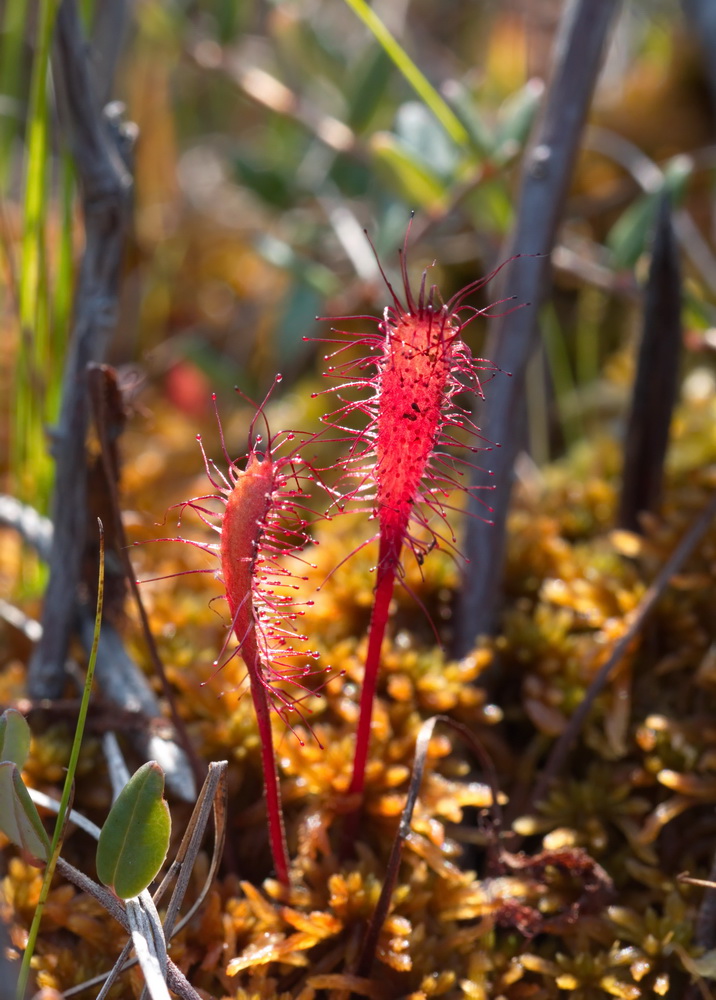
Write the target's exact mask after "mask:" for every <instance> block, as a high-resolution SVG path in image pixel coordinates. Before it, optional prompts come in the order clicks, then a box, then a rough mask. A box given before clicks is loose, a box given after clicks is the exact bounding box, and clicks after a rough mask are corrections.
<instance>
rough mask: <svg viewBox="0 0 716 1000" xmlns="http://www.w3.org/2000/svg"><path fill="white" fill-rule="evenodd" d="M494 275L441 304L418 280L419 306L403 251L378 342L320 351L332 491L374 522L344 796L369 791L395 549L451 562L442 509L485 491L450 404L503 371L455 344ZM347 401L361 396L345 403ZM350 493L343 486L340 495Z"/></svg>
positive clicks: (470, 438) (458, 408) (463, 413)
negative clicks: (373, 557)
mask: <svg viewBox="0 0 716 1000" xmlns="http://www.w3.org/2000/svg"><path fill="white" fill-rule="evenodd" d="M406 245H407V236H406ZM498 270H499V268H498ZM496 273H497V272H496V271H495V272H493V274H490V275H488V276H487V277H484V278H480V279H478V280H477V281H473V282H471V283H470V284H469V285H467V286H466V287H465V288H463V289H462V291H460V292H458V294H457V295H455V296H454V297H453V298H452V299H450V301H449V302H447V303H443V302H442V301H441V300H440V296H439V293H438V290H437V288H436V287H435V286H431V287H429V288H428V285H427V272H426V271H424V272H423V276H422V281H421V284H420V291H419V293H418V298H417V301H416V299H415V297H414V295H413V292H412V290H411V287H410V282H409V279H408V270H407V264H406V247H405V246H404V247H403V251H402V253H401V274H402V279H403V290H404V296H405V304H403V302H402V301H401V300H400V298H399V297H398V295H397V294H396V292H395V291H394V289H393V287H392V286H391V284H390V282H389V281H388V279H387V278H386V276H385V274H384V272H383V271H382V269H381V274H382V276H383V279H384V281H385V283H386V286H387V288H388V291H389V293H390V296H391V298H392V304H391V305H389V306H387V307H386V309H385V311H384V313H383V318H382V319H380V320H378V319H376V320H375V322H376V323H377V330H376V332H375V333H367V334H364V333H361V334H353V333H349V332H347V331H343V330H334V331H333V332H334V333H336V334H338V335H339V336H338V338H336V339H331V340H327V341H326V342H327V343H335V344H338V345H339V346H338V348H337V349H336V350H335V351H334V352H333V353H332V354H329V355H327V356H326V360H330V361H332V362H333V364H332V365H331V367H330V368H328V370H327V371H326V372H325V375H326V377H328V378H333V379H337V380H338V381H339V382H340V385H339V386H338V388H337V389H335V390H327V391H336V392H338V393H339V397H340V399H341V403H342V405H341V406H340V407H339V408H338V409H337V410H335V411H334V412H333V413H330V414H328V415H327V416H326V417H324V422H325V423H326V424H328V426H330V427H333V428H336V429H337V430H340V431H341V432H342V433H345V435H346V436H345V437H341V438H340V439H339V440H341V441H346V442H347V443H348V445H349V447H348V454H347V455H346V456H345V457H344V458H343V459H342V460H341V461H340V462H339V465H341V466H342V468H343V475H342V477H341V480H342V482H341V483H339V490H341V487H342V486H343V487H344V488H343V489H342V494H343V495H342V499H341V500H340V501H339V502H338V506H339V507H342V506H343V505H344V504H345V503H346V502H348V501H353V502H359V503H360V502H362V503H363V504H364V505H365V507H364V509H368V510H370V512H371V517H374V518H375V519H377V521H378V534H377V537H378V539H379V546H378V562H377V566H376V587H375V597H374V602H373V610H372V614H371V621H370V627H369V634H368V651H367V654H366V662H365V675H364V680H363V689H362V692H361V701H360V714H359V719H358V729H357V733H356V747H355V757H354V762H353V777H352V780H351V784H350V789H349V791H350V792H352V793H362V791H363V787H364V783H365V767H366V761H367V757H368V748H369V742H370V725H371V717H372V709H373V701H374V698H375V692H376V685H377V679H378V671H379V667H380V649H381V645H382V642H383V637H384V635H385V629H386V625H387V622H388V613H389V608H390V601H391V598H392V595H393V589H394V585H395V581H396V579H398V580H402V578H403V576H404V571H403V565H402V562H401V557H402V552H403V548H404V546H407V547H408V548H409V549H410V550H412V552H413V554H414V556H415V558H416V559H417V561H418V563H419V564H422V561H423V559H424V558H425V556H426V555H427V554H428V552H429V551H430V550H431V549H432V548H435V547H444V548H448V549H449V550H451V551H452V552H453V553H455V554H456V553H457V551H458V550H457V548H456V538H455V535H454V533H453V530H452V528H451V526H450V519H449V511H451V510H453V509H454V507H453V505H452V504H451V503H450V502H449V501H450V498H451V495H452V493H453V491H454V490H456V489H457V490H462V491H463V492H466V493H472V494H473V495H475V491H479V490H484V489H486V488H489V487H486V486H482V487H480V486H477V487H476V486H469V485H467V483H468V482H469V476H467V475H466V469H467V468H468V467H473V468H474V467H476V466H475V465H474V463H473V462H472V461H470V459H471V457H472V456H474V455H475V454H476V453H478V452H480V451H484V450H489V447H486V445H485V443H484V441H483V439H482V437H481V436H480V431H479V428H478V427H477V426H476V425H475V423H474V422H473V420H472V419H471V416H470V411H469V410H468V409H466V408H465V407H464V406H463V405H461V404H460V403H459V401H458V396H459V395H460V394H461V393H465V392H466V391H467V392H472V393H473V394H477V395H478V396H480V397H482V395H483V391H482V381H481V373H489V377H492V376H493V375H494V374H495V373H496V371H498V370H499V369H497V368H496V367H495V366H494V365H493V364H491V362H489V361H486V360H485V359H483V358H474V357H473V356H472V354H471V352H470V349H469V347H468V346H467V344H465V342H464V340H463V339H462V333H463V331H464V329H465V327H466V326H467V325H468V324H469V323H470V322H471V321H472V320H473V319H474V318H475V317H476V316H477V315H488V314H489V309H492V308H493V307H492V306H491V307H488V309H477V308H475V307H473V306H468V305H465V300H466V299H467V297H468V296H470V295H471V294H472V293H474V292H476V291H477V290H478V289H480V288H482V287H483V285H485V284H486V283H487V282H488V281H489V280H490V279H491V278H492V277H493V276H494V274H496ZM356 318H372V317H356ZM356 345H359V346H362V347H365V348H366V349H367V353H366V355H365V356H364V357H361V358H359V359H357V360H355V359H354V358H351V359H350V360H347V361H341V360H340V358H341V355H342V354H343V352H346V351H347V350H348V349H349V348H353V347H355V346H356ZM344 390H349V391H351V392H352V391H354V390H355V391H357V392H358V393H361V395H360V396H359V398H357V399H355V400H346V399H345V398H344V396H343V392H344ZM354 413H359V414H361V415H362V416H363V417H364V418H365V422H364V425H363V427H362V428H361V429H359V430H357V431H356V430H354V429H352V428H350V427H349V426H347V423H346V421H347V420H348V418H349V417H350V415H351V414H354ZM347 483H349V484H350V486H348V487H346V486H345V484H347ZM485 506H486V511H487V512H488V513H489V510H490V508H489V507H487V505H485Z"/></svg>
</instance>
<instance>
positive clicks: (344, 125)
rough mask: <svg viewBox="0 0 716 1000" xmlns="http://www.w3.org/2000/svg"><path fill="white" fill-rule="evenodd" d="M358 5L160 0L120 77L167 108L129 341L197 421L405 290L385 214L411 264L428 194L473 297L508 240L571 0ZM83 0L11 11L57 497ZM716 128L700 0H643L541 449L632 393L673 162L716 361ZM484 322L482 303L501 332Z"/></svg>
mask: <svg viewBox="0 0 716 1000" xmlns="http://www.w3.org/2000/svg"><path fill="white" fill-rule="evenodd" d="M82 7H83V13H84V17H85V20H86V24H87V25H88V30H89V31H90V32H91V31H92V24H93V23H95V26H96V28H97V30H98V32H99V33H98V34H97V36H96V53H97V54H96V58H97V59H98V60H100V61H101V60H102V59H103V58H111V52H112V49H113V47H114V46H115V44H116V41H117V40H116V39H113V38H110V39H107V38H106V37H105V38H103V37H102V33H101V28H102V25H101V21H102V18H101V17H98V18H96V20H95V14H94V8H95V7H97V8H99V7H101V5H94V4H93V3H92V0H85V3H84V4H83V5H82ZM352 7H353V4H349V3H343V2H338V0H296V2H293V0H280V2H267V0H242V2H239V3H237V2H235V0H194V2H180V0H176V2H159V0H138V2H136V3H135V4H133V5H132V10H131V18H130V19H129V23H128V25H127V30H126V33H125V37H124V38H123V39H122V44H121V50H120V56H119V63H118V70H117V74H116V82H115V87H114V91H113V95H112V96H115V97H117V98H119V99H120V100H122V101H123V102H124V103H125V104H126V115H127V117H128V119H129V120H131V121H133V122H136V124H137V126H138V130H139V138H138V141H137V144H136V148H135V164H134V169H135V211H134V219H133V228H132V232H131V235H130V239H129V246H128V250H127V253H126V261H125V273H124V276H123V281H122V299H121V308H120V315H119V323H118V329H117V333H116V336H115V338H114V341H113V344H112V347H111V352H110V358H109V360H110V361H111V362H112V363H114V364H116V365H120V366H127V368H128V369H130V368H131V370H132V371H133V372H134V373H135V376H136V377H138V378H139V379H140V380H144V379H146V380H147V381H148V383H149V386H150V387H151V389H152V390H154V391H155V392H157V393H159V394H163V395H164V396H165V397H167V399H168V400H169V401H170V402H171V405H172V406H173V407H176V408H177V409H179V410H182V411H184V412H186V413H187V414H189V415H191V416H192V417H194V418H195V421H196V423H197V425H199V424H200V423H201V418H202V417H205V416H207V413H208V401H209V394H210V391H211V390H212V389H213V390H216V391H218V392H220V394H221V393H222V392H223V393H225V394H226V393H228V391H229V390H230V389H231V387H232V386H233V385H234V384H238V385H240V386H241V387H242V388H243V389H244V390H245V391H247V392H249V393H250V394H253V395H256V396H262V395H263V393H264V392H265V389H266V387H267V386H268V385H269V384H270V381H271V379H272V376H273V374H274V372H275V371H276V370H277V369H280V370H281V371H282V373H283V374H284V376H286V377H287V379H288V382H289V384H290V383H291V382H295V380H297V379H299V378H300V377H301V376H302V375H305V374H306V373H311V372H312V371H313V355H314V352H315V346H314V345H312V344H310V343H306V342H305V341H304V340H303V338H304V337H312V336H321V335H322V334H321V332H320V331H321V330H322V329H325V328H321V327H320V326H317V325H316V323H315V317H316V316H317V315H323V316H337V315H338V316H340V315H351V314H362V313H366V312H367V313H371V314H379V313H380V311H381V310H382V308H383V305H384V304H385V303H386V301H387V299H386V290H385V287H384V286H383V284H382V282H381V280H380V276H379V273H378V268H377V264H376V261H375V258H374V256H373V253H372V251H371V249H370V247H369V245H368V242H367V240H366V238H365V236H364V234H363V229H364V228H365V229H367V231H368V233H369V235H370V238H371V240H372V241H373V243H374V244H375V247H376V249H377V252H378V255H379V257H380V259H381V261H382V263H383V265H384V267H385V268H386V270H387V271H388V273H389V274H390V275H393V276H394V275H395V273H396V265H397V254H396V248H397V247H398V246H400V244H401V243H402V241H403V239H404V236H405V231H406V226H407V223H408V219H409V213H410V212H411V210H414V211H415V212H416V218H415V223H414V226H413V230H412V233H411V237H410V265H411V271H412V273H413V274H415V276H416V277H417V275H418V273H419V270H420V269H421V268H422V267H423V266H425V265H426V264H429V263H431V262H433V261H436V262H437V264H438V267H437V269H436V270H435V271H434V272H431V277H432V276H433V274H434V276H435V277H434V280H435V281H436V282H437V283H438V284H439V286H440V288H441V291H442V294H443V296H444V298H445V299H447V298H448V297H449V296H450V295H451V294H452V293H454V292H455V291H456V290H458V289H459V288H460V287H461V286H462V285H463V284H465V283H466V282H468V281H471V280H474V279H475V278H476V277H478V276H479V275H480V274H483V273H486V272H488V271H490V270H491V269H492V268H493V267H495V266H496V264H497V263H499V262H500V260H501V252H502V248H503V244H504V241H505V239H506V236H507V234H508V232H509V230H510V226H511V224H512V220H513V215H514V210H515V204H514V192H515V188H516V180H517V173H518V168H519V165H520V162H521V154H522V152H523V149H524V144H525V141H526V138H527V135H528V132H529V128H530V126H531V124H532V121H533V119H534V116H535V114H536V112H537V109H538V106H539V100H540V96H541V94H542V91H543V83H542V81H543V79H544V78H545V76H546V75H547V74H548V72H549V62H550V52H551V46H552V42H553V36H554V32H555V30H556V27H557V24H558V21H559V17H560V15H561V13H562V9H563V4H562V3H559V2H555V0H512V2H510V3H504V2H499V3H498V2H485V3H481V4H465V3H463V2H461V0H446V2H444V3H441V4H439V5H437V4H432V3H429V2H426V0H410V2H408V0H391V2H389V3H378V4H376V5H375V7H374V11H375V13H376V14H377V15H378V17H379V19H380V20H381V22H382V24H383V25H384V27H385V28H386V29H387V30H388V32H390V34H391V35H392V37H393V38H394V39H399V40H400V45H401V46H402V50H401V49H400V48H399V47H398V46H394V47H393V48H392V50H391V49H390V45H389V46H388V50H386V48H385V47H383V46H382V45H381V44H380V43H379V41H378V40H377V39H376V37H375V36H374V34H373V33H372V32H371V31H370V30H369V29H368V27H366V25H365V24H364V23H363V22H362V21H361V19H360V17H359V16H358V14H359V13H360V10H359V7H358V5H357V4H356V6H355V7H354V9H351V8H352ZM55 8H56V3H55V2H54V0H46V2H39V0H38V2H34V0H33V2H26V0H5V2H4V4H3V6H2V36H0V95H2V96H1V98H0V186H1V192H2V214H1V215H0V224H1V237H2V250H3V253H2V271H1V273H0V281H1V283H2V284H1V294H2V299H1V303H2V306H1V307H2V344H3V350H2V360H1V361H0V372H1V378H2V383H1V384H0V392H1V395H2V399H3V401H4V402H3V415H2V428H1V435H2V436H1V438H0V441H1V442H2V447H0V456H2V474H3V477H4V480H5V482H4V485H5V488H6V489H9V490H10V491H12V492H14V493H15V494H16V495H19V496H20V497H22V498H24V499H27V500H31V501H32V502H33V503H34V504H36V505H38V506H40V507H41V508H42V509H44V510H46V509H47V503H48V497H49V489H50V483H51V467H50V464H49V460H48V457H47V429H48V427H51V426H52V424H53V422H54V421H55V420H56V417H57V407H58V398H59V380H60V376H61V370H62V361H63V357H64V351H65V344H66V342H67V338H68V331H69V326H70V322H71V309H72V292H73V286H74V283H75V281H76V277H77V261H78V254H79V252H80V250H81V245H82V234H81V222H80V220H79V217H78V211H77V192H76V187H75V183H74V177H73V168H72V163H71V159H70V157H69V154H68V150H67V148H66V133H65V131H64V130H63V128H62V125H61V121H60V120H58V114H59V116H60V119H61V111H62V108H61V100H59V101H58V99H57V98H58V95H57V94H56V93H55V91H54V90H53V86H52V77H51V74H50V75H48V73H47V68H48V58H49V55H50V48H51V47H50V44H49V40H50V34H51V30H52V19H53V14H54V10H55ZM402 58H404V60H405V61H404V63H403V64H402V65H401V63H400V60H401V59H402ZM396 62H397V64H396ZM406 65H407V69H406ZM417 67H419V70H417V69H416V68H417ZM401 70H402V71H401ZM413 70H415V72H416V73H417V78H416V76H415V75H413V74H412V71H413ZM421 74H422V76H421ZM416 87H417V89H416ZM59 96H60V98H61V95H59ZM58 104H59V105H60V107H59V109H58ZM713 136H714V130H713V115H712V110H711V108H710V105H709V99H708V91H707V84H706V79H705V76H704V71H703V69H702V57H701V53H700V52H699V50H698V48H697V43H696V40H695V39H694V38H693V37H689V34H688V31H687V26H686V25H685V23H684V22H683V19H682V15H681V10H680V7H679V5H678V4H677V3H675V2H668V0H663V2H660V3H649V4H644V3H641V2H632V3H628V4H626V5H625V6H624V8H623V12H622V14H621V16H620V19H619V22H618V25H617V28H616V31H615V32H614V34H613V38H612V43H611V47H610V51H609V55H608V59H607V62H606V65H605V68H604V71H603V73H602V77H601V82H600V86H599V89H598V93H597V97H596V100H595V104H594V109H593V114H592V125H591V127H590V130H589V131H588V133H587V134H586V136H585V141H584V150H583V153H582V154H581V156H580V160H579V165H578V170H577V173H576V177H575V181H574V185H573V190H572V192H571V195H570V199H569V203H568V207H567V212H566V218H565V221H564V226H563V229H562V233H561V237H560V241H559V245H558V247H557V249H556V250H555V253H554V258H553V260H554V267H555V290H554V293H553V295H552V297H551V300H550V302H549V304H548V305H547V306H546V307H545V309H544V310H543V314H542V318H541V323H542V332H543V344H542V356H541V357H538V358H536V359H535V361H534V363H533V365H532V370H531V373H530V377H529V384H528V394H529V401H530V433H531V440H530V442H529V447H530V450H531V453H532V456H533V457H534V459H535V460H536V462H537V463H538V464H541V463H544V462H545V461H547V460H549V459H550V458H553V457H555V456H556V455H559V454H560V453H561V452H562V450H563V449H564V447H565V445H568V444H571V443H574V442H575V441H577V440H579V439H580V438H581V437H583V436H584V435H587V434H589V433H590V432H591V431H592V430H594V429H595V428H601V429H605V428H608V427H609V424H608V421H609V420H611V419H612V418H613V417H614V415H615V414H618V413H620V412H621V407H622V404H623V402H624V399H623V398H622V397H621V396H620V393H619V391H618V388H617V387H615V385H614V382H613V380H612V383H611V384H610V385H609V386H605V383H604V381H603V375H604V372H605V366H609V365H611V366H612V375H614V371H617V372H618V369H619V365H620V363H621V362H620V360H619V359H620V358H621V355H620V353H619V352H620V350H621V349H622V348H624V347H625V346H627V347H628V346H629V345H630V344H631V341H632V339H633V336H634V334H635V332H636V330H637V329H638V311H637V300H638V294H639V283H640V280H641V279H642V278H643V274H642V271H643V266H642V258H643V255H644V251H645V248H646V247H647V245H648V240H649V236H650V232H651V228H652V218H653V210H654V207H655V204H656V200H657V197H658V194H659V192H660V190H661V189H662V188H663V187H664V186H668V187H669V188H670V190H672V191H673V194H674V198H675V201H676V205H677V220H678V221H677V231H678V234H679V237H680V239H681V242H682V248H683V252H684V257H685V274H686V283H685V293H686V320H687V347H688V348H689V351H690V353H691V355H692V357H693V358H695V359H696V360H697V361H698V362H701V361H706V363H707V371H711V370H712V368H711V367H709V364H710V363H709V357H710V356H711V352H712V351H713V335H712V334H711V333H710V330H711V326H712V324H713V322H714V310H713V296H714V291H715V290H716V257H714V254H713V250H712V247H711V235H712V229H713V224H714V220H713V212H712V199H711V187H712V177H713V166H714V162H715V160H716V147H714V145H713ZM508 291H509V290H508ZM488 296H489V292H488ZM487 301H489V297H488V299H486V300H484V302H487ZM484 302H483V303H482V304H484ZM478 304H480V303H478ZM480 336H481V331H480V329H479V328H476V329H475V330H474V332H473V333H472V346H473V348H474V349H475V350H476V351H477V352H478V353H479V347H480ZM615 359H616V360H615ZM702 374H703V373H702ZM618 382H619V379H618V378H617V383H618ZM145 398H147V397H145Z"/></svg>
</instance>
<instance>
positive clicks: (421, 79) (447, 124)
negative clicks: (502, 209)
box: [345, 0, 470, 147]
mask: <svg viewBox="0 0 716 1000" xmlns="http://www.w3.org/2000/svg"><path fill="white" fill-rule="evenodd" d="M345 2H346V3H347V4H348V6H349V7H350V8H351V10H352V11H353V13H354V14H355V15H356V17H358V18H360V20H361V21H362V22H363V24H364V25H365V26H366V28H368V30H369V31H370V32H372V34H373V36H374V38H375V40H376V41H377V42H378V43H379V44H380V45H382V47H383V49H384V50H385V51H386V53H387V54H388V56H389V57H390V59H391V60H392V61H393V63H394V64H395V66H396V68H397V69H399V70H400V72H401V73H402V74H403V76H404V77H405V79H406V80H407V81H408V83H409V84H410V86H411V87H412V88H413V90H414V91H415V93H416V94H417V95H418V97H419V98H420V100H421V101H423V103H424V104H425V106H426V107H428V108H430V110H431V111H432V113H433V114H434V115H435V117H436V118H437V120H438V121H439V122H440V124H441V125H442V127H443V128H444V129H445V131H446V132H447V134H448V135H449V136H450V138H451V139H452V140H453V142H456V143H457V145H458V146H461V147H465V146H469V145H470V136H469V133H468V131H467V129H466V128H465V126H464V125H463V124H462V122H461V121H460V119H459V118H458V117H457V115H456V114H455V112H454V111H453V110H452V108H451V107H450V105H449V104H448V103H447V102H446V101H445V100H443V98H442V97H441V96H440V94H439V93H438V92H437V90H436V89H435V87H433V85H432V84H431V83H430V81H429V80H428V78H427V77H426V76H425V75H424V74H423V73H422V72H421V71H420V70H419V69H418V67H417V66H416V65H415V63H414V62H413V60H412V59H411V58H410V56H409V55H408V53H407V52H406V51H405V49H404V48H403V47H402V46H401V45H400V44H399V43H398V42H397V41H396V39H395V38H393V36H392V35H391V33H390V32H389V31H388V29H387V28H386V26H385V25H384V24H383V22H382V21H381V19H380V18H379V17H378V15H377V14H376V13H375V11H374V10H372V8H371V7H369V6H368V4H367V3H366V2H365V0H345Z"/></svg>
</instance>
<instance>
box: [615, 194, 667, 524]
mask: <svg viewBox="0 0 716 1000" xmlns="http://www.w3.org/2000/svg"><path fill="white" fill-rule="evenodd" d="M680 354H681V273H680V268H679V256H678V250H677V247H676V241H675V239H674V232H673V229H672V225H671V206H670V201H669V198H668V195H663V196H662V199H661V203H660V206H659V213H658V216H657V224H656V233H655V235H654V248H653V253H652V258H651V266H650V268H649V280H648V282H647V286H646V294H645V297H644V326H643V330H642V335H641V345H640V347H639V360H638V365H637V372H636V379H635V382H634V389H633V393H632V399H631V410H630V413H629V420H628V423H627V430H626V440H625V443H624V471H623V473H622V491H621V498H620V504H619V518H618V521H619V525H620V527H622V528H626V529H628V530H629V531H638V530H639V514H640V512H641V511H653V510H655V509H656V507H657V506H658V503H659V500H660V497H661V486H662V480H663V476H664V458H665V456H666V446H667V444H668V440H669V426H670V424H671V414H672V411H673V409H674V404H675V402H676V394H677V387H678V376H679V355H680Z"/></svg>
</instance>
